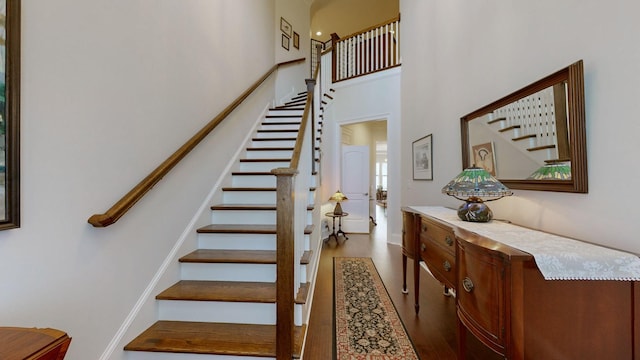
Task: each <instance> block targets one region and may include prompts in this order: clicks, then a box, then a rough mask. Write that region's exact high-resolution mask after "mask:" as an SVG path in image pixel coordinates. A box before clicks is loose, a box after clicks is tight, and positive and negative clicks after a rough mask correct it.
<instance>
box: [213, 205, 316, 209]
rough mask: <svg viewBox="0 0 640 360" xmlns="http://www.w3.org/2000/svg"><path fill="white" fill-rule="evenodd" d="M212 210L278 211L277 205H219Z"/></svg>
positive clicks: (309, 206)
mask: <svg viewBox="0 0 640 360" xmlns="http://www.w3.org/2000/svg"><path fill="white" fill-rule="evenodd" d="M313 209H314V206H313V205H308V206H307V210H313ZM211 210H276V205H275V204H218V205H213V206H211Z"/></svg>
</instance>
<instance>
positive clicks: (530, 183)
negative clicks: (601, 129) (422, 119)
mask: <svg viewBox="0 0 640 360" xmlns="http://www.w3.org/2000/svg"><path fill="white" fill-rule="evenodd" d="M461 129H462V166H463V168H467V167H470V166H472V165H476V166H480V167H484V168H485V169H487V170H488V171H489V172H490V173H491V174H493V175H494V176H495V177H496V178H498V179H499V180H500V181H501V182H502V183H503V184H505V185H506V186H508V187H509V188H511V189H525V190H547V191H564V192H577V193H586V192H588V186H587V149H586V127H585V108H584V77H583V65H582V60H580V61H578V62H576V63H573V64H571V65H569V66H568V67H566V68H564V69H562V70H559V71H557V72H555V73H553V74H551V75H549V76H547V77H545V78H543V79H540V80H538V81H536V82H534V83H532V84H530V85H528V86H526V87H524V88H522V89H520V90H518V91H516V92H514V93H512V94H509V95H507V96H505V97H503V98H501V99H499V100H496V101H494V102H493V103H491V104H489V105H486V106H484V107H482V108H480V109H478V110H476V111H473V112H472V113H470V114H468V115H465V116H464V117H462V119H461Z"/></svg>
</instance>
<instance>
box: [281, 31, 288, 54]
mask: <svg viewBox="0 0 640 360" xmlns="http://www.w3.org/2000/svg"><path fill="white" fill-rule="evenodd" d="M282 47H283V48H285V49H286V50H287V51H289V38H288V37H287V36H286V35H285V34H282Z"/></svg>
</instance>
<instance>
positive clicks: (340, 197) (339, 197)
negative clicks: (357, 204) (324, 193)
mask: <svg viewBox="0 0 640 360" xmlns="http://www.w3.org/2000/svg"><path fill="white" fill-rule="evenodd" d="M329 200H333V201H335V202H336V207H335V208H334V209H333V213H334V214H335V215H342V206H341V205H340V202H341V201H344V200H349V199H347V197H346V196H345V195H344V194H343V193H341V192H340V190H338V191H336V193H335V194H333V195H331V197H330V198H329Z"/></svg>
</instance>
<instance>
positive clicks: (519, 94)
mask: <svg viewBox="0 0 640 360" xmlns="http://www.w3.org/2000/svg"><path fill="white" fill-rule="evenodd" d="M562 82H564V83H566V91H567V94H566V95H567V109H566V110H567V113H568V121H567V128H568V132H569V136H568V138H569V150H568V155H569V160H570V162H571V179H570V180H531V179H503V178H500V177H499V176H498V179H499V180H500V181H501V182H502V183H503V184H504V185H506V186H508V187H509V188H511V189H522V190H544V191H561V192H575V193H587V192H588V182H587V140H586V124H585V105H584V104H585V102H584V75H583V64H582V60H580V61H578V62H576V63H573V64H571V65H569V66H568V67H566V68H564V69H562V70H559V71H557V72H555V73H553V74H551V75H549V76H547V77H545V78H543V79H541V80H538V81H536V82H534V83H533V84H531V85H528V86H526V87H524V88H522V89H520V90H518V91H516V92H513V93H511V94H509V95H507V96H505V97H503V98H501V99H499V100H496V101H494V102H492V103H491V104H488V105H486V106H484V107H482V108H480V109H478V110H475V111H473V112H471V113H469V114H467V115H465V116H463V117H462V118H461V119H460V125H461V131H462V167H463V169H466V168H468V167H470V166H471V165H472V164H471V163H470V162H471V161H470V154H471V144H469V122H470V121H473V120H475V119H478V118H480V117H482V116H485V115H487V114H489V113H492V112H493V111H495V110H496V109H499V108H501V107H503V106H506V105H508V104H511V103H513V102H515V101H517V100H519V99H522V98H524V97H526V96H529V95H532V94H535V93H537V92H538V91H541V90H543V89H546V88H548V87H550V86H553V85H556V84H559V83H562Z"/></svg>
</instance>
